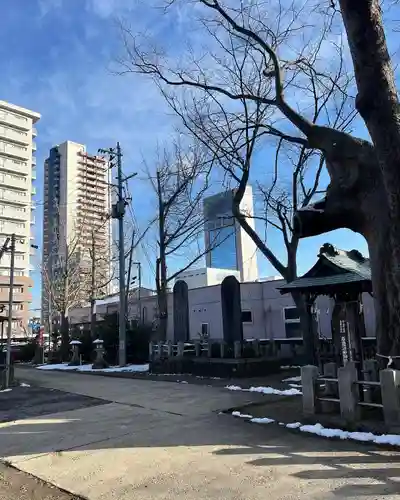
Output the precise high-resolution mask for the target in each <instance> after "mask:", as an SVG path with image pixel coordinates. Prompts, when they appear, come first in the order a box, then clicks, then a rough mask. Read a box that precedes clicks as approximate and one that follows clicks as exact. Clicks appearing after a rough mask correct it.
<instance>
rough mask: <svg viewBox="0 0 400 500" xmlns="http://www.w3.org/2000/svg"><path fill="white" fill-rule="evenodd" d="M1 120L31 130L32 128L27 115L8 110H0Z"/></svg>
mask: <svg viewBox="0 0 400 500" xmlns="http://www.w3.org/2000/svg"><path fill="white" fill-rule="evenodd" d="M0 122H1V123H5V124H9V125H14V126H15V127H18V128H20V129H23V130H29V129H30V128H31V124H30V121H29V120H28V118H26V117H25V116H19V115H16V114H14V113H10V112H8V111H0Z"/></svg>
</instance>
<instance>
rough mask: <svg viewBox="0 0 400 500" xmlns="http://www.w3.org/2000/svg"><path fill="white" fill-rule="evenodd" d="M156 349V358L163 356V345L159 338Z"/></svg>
mask: <svg viewBox="0 0 400 500" xmlns="http://www.w3.org/2000/svg"><path fill="white" fill-rule="evenodd" d="M157 345H158V350H157V358H158V359H161V358H162V357H163V354H164V353H163V347H164V342H163V341H162V340H160V341H159V342H158V344H157Z"/></svg>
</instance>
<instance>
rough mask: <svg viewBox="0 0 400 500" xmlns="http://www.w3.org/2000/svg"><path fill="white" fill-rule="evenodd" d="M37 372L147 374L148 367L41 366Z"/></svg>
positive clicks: (146, 365) (145, 365)
mask: <svg viewBox="0 0 400 500" xmlns="http://www.w3.org/2000/svg"><path fill="white" fill-rule="evenodd" d="M37 369H38V370H71V371H72V370H75V371H78V372H102V373H126V372H131V373H138V372H140V373H141V372H148V371H149V365H148V364H144V365H126V366H110V367H109V368H100V369H97V370H96V369H93V365H80V366H69V365H67V364H64V363H63V364H56V365H42V366H37Z"/></svg>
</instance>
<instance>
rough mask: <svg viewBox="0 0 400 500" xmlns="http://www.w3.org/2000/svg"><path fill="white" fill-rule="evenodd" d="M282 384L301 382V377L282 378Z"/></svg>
mask: <svg viewBox="0 0 400 500" xmlns="http://www.w3.org/2000/svg"><path fill="white" fill-rule="evenodd" d="M282 382H301V375H299V376H298V377H289V378H284V379H283V380H282Z"/></svg>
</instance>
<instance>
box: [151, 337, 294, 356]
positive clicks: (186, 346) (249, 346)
mask: <svg viewBox="0 0 400 500" xmlns="http://www.w3.org/2000/svg"><path fill="white" fill-rule="evenodd" d="M302 350H303V347H302V342H298V341H297V340H295V341H291V339H274V340H270V339H259V340H257V339H251V340H244V341H243V342H239V341H238V342H234V343H233V344H227V343H226V342H224V341H223V340H220V339H215V340H214V339H208V340H207V341H201V340H198V341H195V342H178V343H176V344H174V343H172V342H171V341H167V342H157V343H156V342H150V344H149V357H150V360H151V361H154V360H156V359H169V358H174V357H176V356H193V357H201V356H204V357H208V358H233V359H240V358H260V357H277V358H282V359H286V358H293V357H295V356H297V355H301V354H302Z"/></svg>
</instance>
